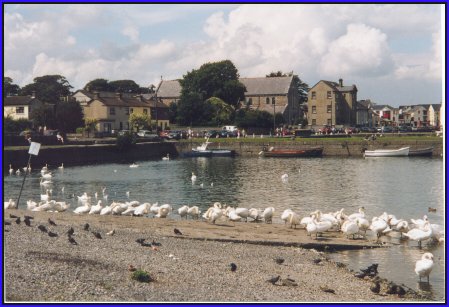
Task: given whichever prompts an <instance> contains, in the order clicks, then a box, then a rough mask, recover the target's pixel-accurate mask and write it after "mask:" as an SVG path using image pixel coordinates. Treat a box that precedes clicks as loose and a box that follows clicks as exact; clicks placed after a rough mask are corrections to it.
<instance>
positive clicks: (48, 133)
mask: <svg viewBox="0 0 449 307" xmlns="http://www.w3.org/2000/svg"><path fill="white" fill-rule="evenodd" d="M58 132H59V131H58V130H44V135H45V136H56V135H57V134H58Z"/></svg>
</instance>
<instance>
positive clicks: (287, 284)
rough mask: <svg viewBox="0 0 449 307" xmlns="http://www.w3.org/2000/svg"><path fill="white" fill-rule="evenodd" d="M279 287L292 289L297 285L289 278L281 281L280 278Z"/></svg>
mask: <svg viewBox="0 0 449 307" xmlns="http://www.w3.org/2000/svg"><path fill="white" fill-rule="evenodd" d="M281 285H283V286H289V287H292V286H297V285H298V284H297V283H296V281H295V280H294V279H291V278H286V279H283V278H281Z"/></svg>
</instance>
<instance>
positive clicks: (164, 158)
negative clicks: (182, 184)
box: [162, 154, 170, 161]
mask: <svg viewBox="0 0 449 307" xmlns="http://www.w3.org/2000/svg"><path fill="white" fill-rule="evenodd" d="M162 160H164V161H168V160H170V154H167V156H165V157H162Z"/></svg>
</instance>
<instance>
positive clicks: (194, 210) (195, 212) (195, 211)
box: [187, 206, 201, 219]
mask: <svg viewBox="0 0 449 307" xmlns="http://www.w3.org/2000/svg"><path fill="white" fill-rule="evenodd" d="M200 213H201V211H200V208H198V206H192V207H190V208H189V209H188V210H187V216H191V217H192V219H198V218H199V216H200Z"/></svg>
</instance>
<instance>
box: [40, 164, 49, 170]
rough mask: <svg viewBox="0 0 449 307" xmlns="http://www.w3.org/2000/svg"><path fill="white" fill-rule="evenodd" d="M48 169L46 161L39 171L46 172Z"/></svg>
mask: <svg viewBox="0 0 449 307" xmlns="http://www.w3.org/2000/svg"><path fill="white" fill-rule="evenodd" d="M46 171H48V165H47V163H45V166H43V167H42V169H41V172H46Z"/></svg>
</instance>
